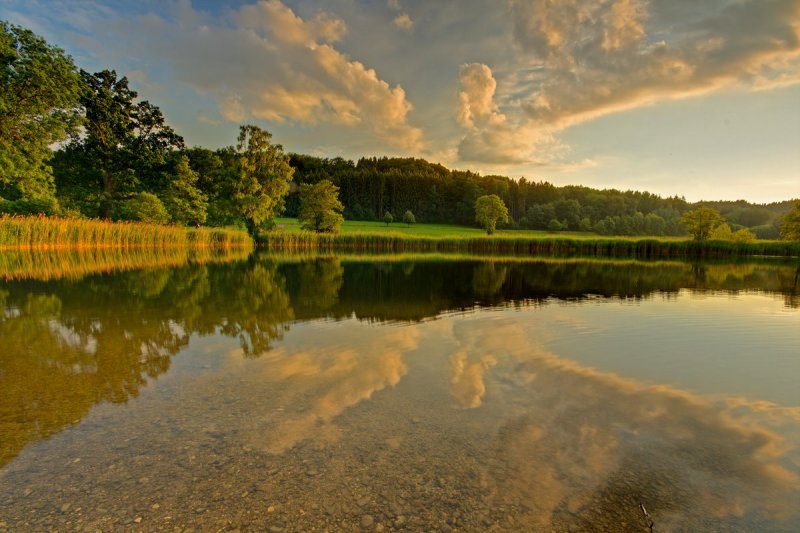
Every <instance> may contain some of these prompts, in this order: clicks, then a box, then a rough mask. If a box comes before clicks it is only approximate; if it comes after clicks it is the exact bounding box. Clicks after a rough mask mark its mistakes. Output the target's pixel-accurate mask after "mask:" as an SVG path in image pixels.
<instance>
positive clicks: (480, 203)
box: [475, 194, 508, 235]
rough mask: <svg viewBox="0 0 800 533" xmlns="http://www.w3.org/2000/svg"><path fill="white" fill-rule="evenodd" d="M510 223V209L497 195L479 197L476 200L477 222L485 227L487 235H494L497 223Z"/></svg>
mask: <svg viewBox="0 0 800 533" xmlns="http://www.w3.org/2000/svg"><path fill="white" fill-rule="evenodd" d="M498 221H502V222H508V208H507V207H506V204H504V203H503V200H501V199H500V197H499V196H497V195H496V194H486V195H483V196H479V197H478V199H477V200H475V222H477V223H479V224H480V225H481V226H483V229H485V230H486V234H487V235H491V234H492V233H494V230H495V227H496V226H497V222H498Z"/></svg>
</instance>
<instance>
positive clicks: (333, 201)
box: [297, 180, 344, 233]
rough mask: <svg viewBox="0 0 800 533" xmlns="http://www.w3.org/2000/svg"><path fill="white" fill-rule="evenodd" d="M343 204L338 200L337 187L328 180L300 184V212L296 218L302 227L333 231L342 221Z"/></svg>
mask: <svg viewBox="0 0 800 533" xmlns="http://www.w3.org/2000/svg"><path fill="white" fill-rule="evenodd" d="M343 210H344V206H343V205H342V202H340V201H339V187H337V186H336V185H334V184H333V183H332V182H331V181H330V180H322V181H320V182H318V183H315V184H314V185H309V184H308V183H304V184H302V185H300V212H299V213H298V216H297V219H298V220H299V221H300V227H301V228H303V229H308V230H313V231H317V232H330V233H335V232H337V231H339V228H340V227H341V225H342V222H344V217H343V216H342V211H343Z"/></svg>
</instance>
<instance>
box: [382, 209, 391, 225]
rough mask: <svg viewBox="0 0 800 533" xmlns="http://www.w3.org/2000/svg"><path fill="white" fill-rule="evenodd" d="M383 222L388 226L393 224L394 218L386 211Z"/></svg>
mask: <svg viewBox="0 0 800 533" xmlns="http://www.w3.org/2000/svg"><path fill="white" fill-rule="evenodd" d="M383 221H384V222H386V225H387V226H388V225H389V224H391V223H392V222H394V217H393V216H392V214H391V213H390V212H389V211H386V214H385V215H383Z"/></svg>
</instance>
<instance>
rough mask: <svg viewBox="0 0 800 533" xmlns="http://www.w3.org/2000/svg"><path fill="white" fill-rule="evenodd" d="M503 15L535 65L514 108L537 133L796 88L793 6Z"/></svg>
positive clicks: (609, 0) (655, 0) (580, 0)
mask: <svg viewBox="0 0 800 533" xmlns="http://www.w3.org/2000/svg"><path fill="white" fill-rule="evenodd" d="M511 9H512V14H513V17H512V18H513V21H514V22H513V24H514V26H513V31H514V37H515V40H516V42H517V44H518V45H519V47H520V49H521V51H522V53H523V56H524V57H527V58H528V64H530V65H532V66H536V69H535V70H534V71H532V73H531V75H530V76H529V77H528V79H526V80H521V83H522V87H525V90H527V91H528V97H527V98H526V99H525V100H524V101H523V102H522V107H523V109H524V110H525V112H526V113H527V114H528V115H529V116H530V118H531V119H532V120H534V121H535V122H536V123H538V124H541V125H549V126H554V127H565V126H568V125H570V124H574V123H577V122H581V121H585V120H589V119H592V118H594V117H597V116H600V115H603V114H607V113H612V112H615V111H619V110H622V109H629V108H634V107H639V106H641V105H646V104H649V103H652V102H655V101H658V100H663V99H674V98H683V97H689V96H694V95H698V94H703V93H706V92H710V91H714V90H717V89H720V88H722V87H725V86H731V85H743V86H750V87H752V88H757V87H763V86H770V85H771V84H773V83H776V84H784V85H785V84H793V83H798V82H800V69H798V63H797V60H798V57H800V38H799V37H798V35H800V33H799V32H800V1H798V0H770V1H768V2H758V1H752V0H751V1H745V2H733V1H729V0H714V1H712V2H702V3H695V2H674V1H672V0H652V1H649V2H645V1H643V0H568V1H564V2H558V3H553V2H548V1H546V0H534V1H522V0H511ZM517 89H518V90H520V89H521V87H518V88H517Z"/></svg>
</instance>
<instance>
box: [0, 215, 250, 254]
mask: <svg viewBox="0 0 800 533" xmlns="http://www.w3.org/2000/svg"><path fill="white" fill-rule="evenodd" d="M252 245H253V241H252V239H251V238H250V236H249V235H247V233H245V232H243V231H238V230H231V229H225V228H197V229H195V228H184V227H181V226H163V225H159V224H146V223H142V222H107V221H102V220H84V219H65V218H55V217H43V216H27V217H22V216H14V217H9V216H4V217H2V218H0V249H23V248H139V247H143V248H173V247H178V248H179V247H190V248H237V247H252Z"/></svg>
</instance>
